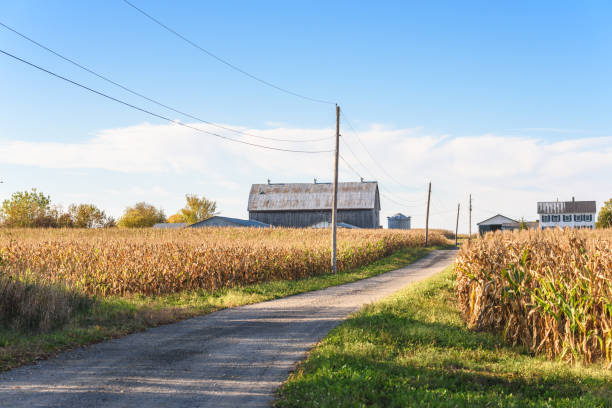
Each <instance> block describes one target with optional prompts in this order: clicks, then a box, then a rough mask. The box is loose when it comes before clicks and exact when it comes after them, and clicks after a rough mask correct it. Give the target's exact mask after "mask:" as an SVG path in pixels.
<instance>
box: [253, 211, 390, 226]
mask: <svg viewBox="0 0 612 408" xmlns="http://www.w3.org/2000/svg"><path fill="white" fill-rule="evenodd" d="M249 219H250V220H257V221H261V222H265V223H266V224H271V225H275V226H282V227H295V228H304V227H310V226H311V225H313V224H316V223H318V222H321V221H328V222H331V210H327V211H325V210H320V211H251V212H249ZM338 222H345V223H347V224H351V225H355V226H357V227H361V228H378V226H379V212H378V211H376V210H338Z"/></svg>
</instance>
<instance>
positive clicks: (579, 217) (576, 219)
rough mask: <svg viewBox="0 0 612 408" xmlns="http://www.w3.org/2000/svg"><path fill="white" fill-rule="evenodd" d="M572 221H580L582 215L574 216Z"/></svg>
mask: <svg viewBox="0 0 612 408" xmlns="http://www.w3.org/2000/svg"><path fill="white" fill-rule="evenodd" d="M574 221H576V222H578V221H582V214H574Z"/></svg>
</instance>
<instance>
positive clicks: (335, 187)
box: [331, 105, 340, 273]
mask: <svg viewBox="0 0 612 408" xmlns="http://www.w3.org/2000/svg"><path fill="white" fill-rule="evenodd" d="M339 150H340V107H339V106H338V105H336V149H335V151H334V185H333V186H332V259H331V264H332V272H333V273H338V264H337V263H336V229H337V228H338V218H337V212H338V156H339V154H340V151H339Z"/></svg>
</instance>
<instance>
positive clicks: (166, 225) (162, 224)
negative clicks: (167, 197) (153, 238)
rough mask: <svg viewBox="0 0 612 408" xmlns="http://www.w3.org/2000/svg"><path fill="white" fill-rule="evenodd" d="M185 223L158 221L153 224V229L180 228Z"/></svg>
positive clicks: (184, 225) (183, 226)
mask: <svg viewBox="0 0 612 408" xmlns="http://www.w3.org/2000/svg"><path fill="white" fill-rule="evenodd" d="M187 225H189V224H187V223H186V222H160V223H158V224H155V225H154V226H153V228H155V229H180V228H185V227H186V226H187Z"/></svg>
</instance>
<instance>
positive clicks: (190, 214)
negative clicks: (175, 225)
mask: <svg viewBox="0 0 612 408" xmlns="http://www.w3.org/2000/svg"><path fill="white" fill-rule="evenodd" d="M185 199H186V200H187V204H186V205H185V207H184V208H183V209H181V210H180V211H179V212H178V213H176V214H174V215H172V216H171V217H170V218H168V222H186V223H188V224H194V223H196V222H200V221H204V220H207V219H209V218H210V217H212V216H214V215H217V214H218V213H217V212H216V211H217V203H216V202H215V201H211V200H208V199H207V198H206V197H204V196H202V198H200V197H198V196H197V195H195V194H187V195H185Z"/></svg>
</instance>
